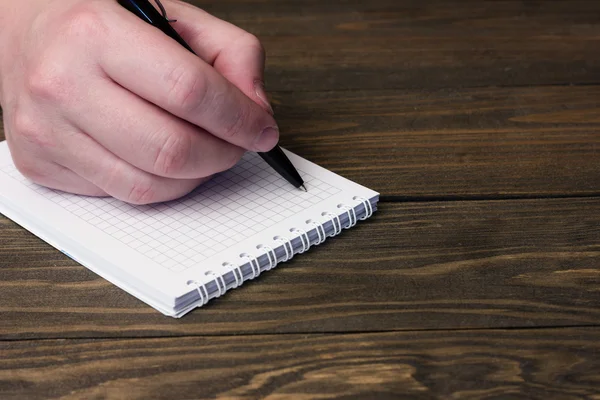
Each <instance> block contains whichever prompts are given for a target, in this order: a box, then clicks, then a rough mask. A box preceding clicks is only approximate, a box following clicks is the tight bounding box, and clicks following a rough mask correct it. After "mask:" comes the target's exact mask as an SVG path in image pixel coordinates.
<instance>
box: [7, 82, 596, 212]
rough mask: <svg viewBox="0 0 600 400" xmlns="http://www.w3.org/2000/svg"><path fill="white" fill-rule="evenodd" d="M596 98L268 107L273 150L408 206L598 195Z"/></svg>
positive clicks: (345, 97) (305, 98)
mask: <svg viewBox="0 0 600 400" xmlns="http://www.w3.org/2000/svg"><path fill="white" fill-rule="evenodd" d="M599 98H600V86H588V87H556V86H555V87H535V88H487V89H484V88H482V89H463V90H432V91H356V92H354V91H336V92H324V93H320V92H312V93H275V94H274V95H273V103H274V106H275V112H276V116H277V120H278V123H279V125H280V128H281V131H282V142H281V143H282V145H284V146H285V147H287V148H289V149H290V150H292V151H294V152H296V153H298V154H300V155H302V156H304V157H306V158H308V159H310V160H311V161H314V162H316V163H318V164H319V165H322V166H324V167H325V168H328V169H330V170H333V171H334V172H336V173H339V174H341V175H343V176H345V177H347V178H349V179H352V180H354V181H356V182H359V183H361V184H363V185H365V186H368V187H370V188H372V189H374V190H377V191H379V192H380V193H382V194H383V195H384V196H399V197H401V198H403V199H409V200H410V199H421V198H427V199H445V198H473V197H475V198H481V197H485V198H498V197H511V196H523V197H529V196H565V195H569V196H590V195H598V194H600V163H599V160H600V135H599V134H598V131H599V129H600V109H599V108H598V107H599V105H600V103H599V102H598V99H599ZM2 137H3V131H2V128H1V127H0V139H2Z"/></svg>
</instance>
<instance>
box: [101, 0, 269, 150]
mask: <svg viewBox="0 0 600 400" xmlns="http://www.w3.org/2000/svg"><path fill="white" fill-rule="evenodd" d="M115 6H116V7H120V6H118V5H117V4H116V3H115ZM115 14H116V18H118V19H121V21H113V24H112V29H111V30H109V33H108V36H109V37H107V38H106V45H105V46H103V48H102V51H101V55H100V66H101V68H102V69H103V70H104V72H105V73H106V74H107V75H108V76H109V77H110V78H111V79H113V80H114V81H115V82H117V83H118V84H119V85H121V86H123V87H125V88H126V89H128V90H130V91H131V92H134V93H135V94H137V95H138V96H140V97H142V98H144V99H146V100H147V101H149V102H151V103H154V104H156V105H157V106H159V107H161V108H163V109H164V110H166V111H168V112H170V113H171V114H173V115H175V116H177V117H179V118H182V119H185V120H187V121H189V122H191V123H193V124H195V125H197V126H199V127H202V128H204V129H205V130H207V131H208V132H210V133H212V134H213V135H215V136H217V137H220V138H222V139H224V140H226V141H228V142H230V143H232V144H235V145H237V146H240V147H243V148H245V149H248V150H253V151H260V152H266V151H269V150H271V149H272V148H273V147H274V146H275V145H276V144H277V142H278V140H279V130H278V128H277V124H276V122H275V120H274V119H273V117H272V116H271V115H270V114H269V113H268V112H266V111H265V110H264V109H262V108H261V107H260V106H259V105H257V104H256V103H255V102H254V101H252V100H251V99H250V98H248V97H247V96H246V95H244V94H243V93H242V92H241V91H240V90H239V89H238V88H237V87H235V86H234V85H233V84H231V83H230V82H229V81H228V80H227V79H225V78H224V77H223V76H222V75H220V74H219V73H218V72H217V71H215V69H214V68H212V66H210V65H208V64H207V63H206V62H204V61H203V60H201V59H200V58H199V57H197V56H196V55H194V54H192V53H190V52H189V51H188V50H186V49H185V48H183V47H182V46H181V45H179V44H178V43H177V42H175V41H174V40H173V39H171V38H170V37H168V36H167V35H165V34H164V33H162V32H161V31H159V30H158V29H157V28H154V27H153V26H151V25H149V24H147V23H145V22H143V21H141V20H140V19H138V18H137V17H136V16H134V15H133V14H131V13H129V12H128V11H127V10H125V9H124V8H122V9H121V10H120V11H119V12H117V13H115ZM140 118H143V116H140Z"/></svg>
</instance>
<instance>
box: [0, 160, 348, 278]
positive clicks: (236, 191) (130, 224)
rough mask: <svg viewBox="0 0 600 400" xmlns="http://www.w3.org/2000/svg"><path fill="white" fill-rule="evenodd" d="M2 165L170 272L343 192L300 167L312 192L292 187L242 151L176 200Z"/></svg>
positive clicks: (194, 263) (5, 169)
mask: <svg viewBox="0 0 600 400" xmlns="http://www.w3.org/2000/svg"><path fill="white" fill-rule="evenodd" d="M0 171H2V172H3V173H5V174H7V175H8V176H10V177H12V178H13V179H16V180H18V181H20V182H21V183H22V184H24V185H26V186H28V187H30V188H31V189H33V190H34V191H35V192H37V193H39V194H41V195H43V196H44V197H45V198H46V199H48V200H50V201H52V202H54V203H55V204H58V205H59V206H61V207H62V208H63V209H65V210H66V211H68V212H69V213H71V214H72V215H73V216H75V217H77V218H79V219H81V220H82V221H85V222H87V223H89V224H91V225H94V226H95V227H96V228H98V229H100V230H102V231H103V232H105V233H106V234H108V235H111V236H112V237H114V238H116V239H118V240H119V241H121V242H122V243H124V244H126V245H127V246H129V247H130V248H132V249H134V250H136V251H137V252H139V253H140V254H142V255H144V256H146V257H148V258H150V259H152V260H153V261H155V262H156V263H158V264H159V265H162V266H163V267H164V268H166V269H169V270H171V271H173V272H180V271H184V270H185V269H187V268H190V267H193V266H196V265H198V263H201V262H202V261H203V260H205V259H207V258H209V257H211V256H213V255H214V254H217V253H218V252H221V251H223V250H225V249H227V248H228V247H229V246H231V245H233V244H235V243H237V242H240V241H243V240H245V239H247V238H249V237H251V236H253V235H255V234H257V233H259V232H261V231H262V230H264V229H267V228H269V227H271V226H273V225H275V224H277V223H279V222H281V221H284V220H285V219H286V218H289V217H291V216H293V215H295V214H296V213H298V212H300V211H302V210H303V209H304V208H307V207H310V206H313V205H315V204H317V203H319V202H321V201H323V200H325V199H327V198H329V197H331V196H332V195H335V194H337V193H339V192H340V191H341V190H340V189H339V188H337V187H335V186H332V185H331V184H329V183H327V182H324V181H322V180H319V179H317V178H316V177H314V176H311V175H310V174H307V173H305V172H303V171H300V174H301V175H302V177H303V179H304V181H305V183H306V186H307V187H308V188H309V191H308V192H307V193H305V192H302V191H297V190H290V186H289V183H288V182H286V181H285V180H284V179H283V178H281V177H279V176H278V175H277V174H276V173H275V172H274V171H273V170H272V169H271V167H269V166H268V164H266V163H265V162H264V161H263V160H262V159H261V158H260V157H259V156H258V155H257V154H255V153H246V154H245V155H244V157H243V158H242V160H241V161H240V162H239V163H238V164H237V165H236V166H235V167H233V168H232V169H230V170H229V171H226V172H223V173H221V174H219V175H217V176H215V177H213V179H211V180H210V181H209V182H206V183H205V184H204V185H202V186H200V187H199V188H197V189H196V190H194V191H193V192H192V193H190V194H189V195H187V196H185V197H183V198H181V199H178V200H174V201H171V202H167V203H160V204H154V205H148V206H133V205H130V204H127V203H123V202H121V201H118V200H116V199H113V198H103V199H100V198H92V197H85V196H77V195H72V194H69V193H64V192H60V191H56V190H51V189H47V188H45V187H42V186H38V185H35V184H33V183H31V182H29V181H28V180H26V179H25V178H24V177H23V176H22V175H21V174H19V172H18V171H17V170H16V169H15V168H14V166H12V165H8V166H6V167H4V168H2V169H0Z"/></svg>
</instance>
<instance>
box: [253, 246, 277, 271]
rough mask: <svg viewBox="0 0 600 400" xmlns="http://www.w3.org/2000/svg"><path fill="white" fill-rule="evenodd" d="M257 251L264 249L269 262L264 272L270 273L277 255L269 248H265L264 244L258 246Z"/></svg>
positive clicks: (275, 263)
mask: <svg viewBox="0 0 600 400" xmlns="http://www.w3.org/2000/svg"><path fill="white" fill-rule="evenodd" d="M256 248H257V249H258V250H260V249H265V250H266V251H267V253H266V254H267V259H268V260H269V266H268V267H267V268H265V271H270V270H271V269H272V268H273V267H274V266H276V265H277V254H275V250H273V249H272V248H271V247H270V246H265V245H264V244H259V245H258V246H256Z"/></svg>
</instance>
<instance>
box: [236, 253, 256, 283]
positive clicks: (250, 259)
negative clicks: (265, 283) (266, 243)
mask: <svg viewBox="0 0 600 400" xmlns="http://www.w3.org/2000/svg"><path fill="white" fill-rule="evenodd" d="M240 258H241V259H242V260H248V264H250V268H252V277H250V278H248V279H254V278H256V277H257V276H259V275H260V264H259V263H258V258H257V257H251V256H250V255H249V254H246V253H242V254H240Z"/></svg>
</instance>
